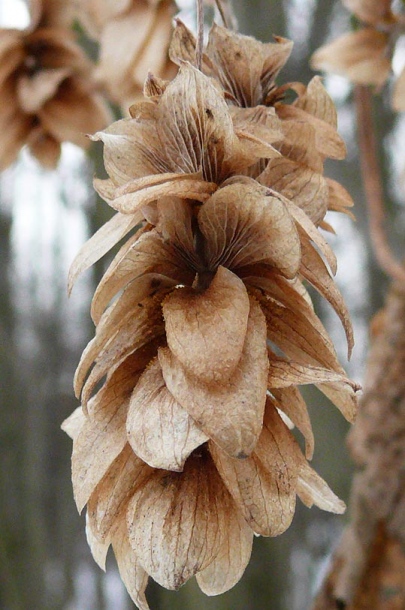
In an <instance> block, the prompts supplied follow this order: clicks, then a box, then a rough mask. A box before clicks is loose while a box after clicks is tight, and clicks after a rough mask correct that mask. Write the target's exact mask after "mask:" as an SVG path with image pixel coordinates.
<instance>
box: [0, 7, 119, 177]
mask: <svg viewBox="0 0 405 610" xmlns="http://www.w3.org/2000/svg"><path fill="white" fill-rule="evenodd" d="M62 4H63V3H61V2H59V3H58V2H54V1H53V0H43V1H39V0H38V1H35V2H34V1H33V2H32V3H31V16H32V19H31V23H30V25H29V27H28V28H26V29H25V30H15V29H1V30H0V60H1V71H0V96H1V104H0V129H1V134H2V136H1V137H2V145H1V150H0V169H4V168H5V167H7V166H8V165H10V164H11V163H12V162H13V161H14V160H15V159H16V157H17V154H18V153H19V151H20V149H21V148H22V146H23V145H24V144H27V145H28V147H29V149H30V151H31V153H32V154H33V155H34V156H35V157H36V158H37V159H38V160H39V161H40V163H42V164H43V165H44V166H45V167H48V168H52V167H55V165H56V164H57V162H58V159H59V156H60V150H61V142H64V141H69V142H73V143H74V144H77V145H78V146H81V147H82V148H87V147H88V145H89V141H88V139H87V138H86V137H85V134H86V133H87V132H89V131H92V130H96V129H101V128H102V127H103V126H105V125H106V124H107V123H108V122H109V121H110V120H111V116H110V113H109V111H108V108H107V105H106V104H105V102H104V101H103V100H102V98H101V97H100V96H99V95H98V94H96V93H95V92H94V90H93V86H92V83H91V73H92V64H91V63H90V61H89V60H88V59H87V57H86V55H85V54H84V52H83V51H82V49H81V48H80V46H79V45H78V44H77V43H76V42H75V38H74V36H73V34H72V33H71V31H70V29H69V28H68V26H69V25H70V20H71V17H72V14H71V13H70V11H68V10H67V8H69V7H67V6H66V5H65V7H64V10H61V9H62Z"/></svg>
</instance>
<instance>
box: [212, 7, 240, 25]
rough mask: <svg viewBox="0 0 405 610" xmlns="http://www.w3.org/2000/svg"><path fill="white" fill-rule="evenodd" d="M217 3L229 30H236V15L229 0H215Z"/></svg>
mask: <svg viewBox="0 0 405 610" xmlns="http://www.w3.org/2000/svg"><path fill="white" fill-rule="evenodd" d="M215 5H216V7H217V9H218V12H219V14H220V15H221V19H222V22H223V24H224V26H225V27H226V28H228V30H236V29H237V24H236V17H235V15H234V12H233V10H232V6H231V4H230V1H229V0H215Z"/></svg>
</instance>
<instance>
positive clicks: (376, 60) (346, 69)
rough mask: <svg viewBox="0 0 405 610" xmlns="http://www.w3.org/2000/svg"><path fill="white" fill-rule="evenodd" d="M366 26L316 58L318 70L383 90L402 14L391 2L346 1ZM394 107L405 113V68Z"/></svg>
mask: <svg viewBox="0 0 405 610" xmlns="http://www.w3.org/2000/svg"><path fill="white" fill-rule="evenodd" d="M342 1H343V4H344V5H345V6H346V8H348V9H349V10H350V11H352V13H353V14H354V15H355V17H356V18H357V19H358V20H359V21H360V22H361V24H362V26H363V27H360V29H357V30H356V31H354V32H350V33H347V34H344V35H343V36H340V37H339V38H337V39H336V40H334V41H333V42H331V43H330V44H327V45H325V46H323V47H321V48H320V49H318V50H317V51H316V52H315V53H314V55H313V56H312V66H313V68H315V69H317V70H325V71H326V72H335V73H338V74H342V75H343V76H346V77H347V78H349V79H350V80H351V81H352V82H353V83H356V84H359V85H374V86H376V87H382V86H383V85H384V84H385V83H386V82H387V80H388V78H389V76H390V74H391V71H392V68H391V61H392V56H393V53H394V50H395V43H396V41H397V39H398V33H399V31H400V29H401V27H402V28H403V25H404V23H403V19H402V16H401V15H400V14H395V13H393V12H392V10H391V0H372V1H371V2H370V0H342ZM392 105H393V108H394V110H396V111H402V110H405V69H403V70H402V72H401V74H400V75H399V76H398V78H397V79H396V82H395V85H394V91H393V98H392Z"/></svg>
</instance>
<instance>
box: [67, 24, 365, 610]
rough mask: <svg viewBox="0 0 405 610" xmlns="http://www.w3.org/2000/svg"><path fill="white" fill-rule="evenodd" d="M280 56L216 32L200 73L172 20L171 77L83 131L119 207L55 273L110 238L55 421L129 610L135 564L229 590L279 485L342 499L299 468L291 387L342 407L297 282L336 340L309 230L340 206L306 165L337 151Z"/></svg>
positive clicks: (305, 497) (327, 256)
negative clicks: (309, 387) (72, 393)
mask: <svg viewBox="0 0 405 610" xmlns="http://www.w3.org/2000/svg"><path fill="white" fill-rule="evenodd" d="M290 51H291V43H290V42H289V41H287V40H284V39H281V38H277V39H276V40H275V42H274V43H271V44H261V43H259V42H257V41H255V40H254V39H252V38H249V37H246V36H241V35H237V34H234V33H231V32H229V31H228V30H226V29H224V28H221V27H218V26H214V27H213V29H212V31H211V34H210V39H209V43H208V46H207V49H206V53H204V55H203V58H202V70H198V69H197V68H196V67H194V66H193V65H192V64H193V62H194V61H195V40H194V37H193V36H192V34H191V33H190V32H189V31H188V30H187V29H186V28H185V26H184V25H183V24H181V23H178V24H177V27H176V31H175V34H174V39H173V42H172V46H171V51H170V53H171V58H172V60H173V62H175V63H177V64H178V65H179V66H180V69H179V72H178V75H177V76H176V77H175V79H174V80H173V81H171V82H168V81H164V80H162V79H160V78H155V77H153V76H152V75H150V76H149V77H148V79H147V81H146V83H145V89H144V91H145V99H144V100H143V101H141V102H139V103H136V104H135V105H133V106H132V107H131V109H130V112H131V118H128V119H124V120H121V121H118V122H116V123H113V124H112V125H111V126H110V127H108V128H107V129H106V130H104V131H100V132H98V133H96V134H95V135H94V136H93V139H94V140H101V141H102V142H103V143H104V161H105V167H106V170H107V172H108V175H109V178H108V179H106V180H98V179H96V180H95V188H96V189H97V191H98V192H99V193H100V195H101V196H102V197H103V198H104V199H105V200H106V201H107V202H108V203H109V204H110V205H111V206H112V207H113V208H114V209H115V210H117V214H116V215H115V216H114V217H113V218H112V219H111V220H110V221H109V222H108V223H106V225H104V227H102V228H101V229H100V230H99V232H98V233H96V234H95V235H94V236H93V238H92V239H90V241H89V242H88V243H87V244H86V245H85V246H84V247H83V249H82V251H81V252H80V253H79V255H78V257H77V258H76V260H75V262H74V264H73V267H72V271H71V278H70V280H71V283H73V282H74V280H75V278H76V276H77V275H78V274H79V273H80V272H81V271H83V270H84V269H85V268H87V267H89V266H90V265H91V264H93V263H94V262H95V261H96V260H98V259H99V258H100V257H101V256H103V255H104V254H105V253H106V252H107V251H108V250H109V249H110V248H111V247H113V246H114V245H115V244H116V243H118V242H119V241H120V240H122V239H123V238H125V240H124V243H123V245H122V247H121V249H120V250H119V252H118V254H117V255H116V256H115V258H114V260H113V261H112V263H111V264H110V267H109V268H108V270H107V272H106V274H105V275H104V277H103V279H102V280H101V282H100V284H99V286H98V288H97V290H96V293H95V295H94V298H93V302H92V317H93V320H94V322H95V325H96V334H95V337H94V339H93V340H92V341H91V342H90V343H89V345H88V346H87V348H86V349H85V351H84V353H83V356H82V359H81V361H80V364H79V366H78V369H77V372H76V378H75V388H76V392H77V395H78V396H81V400H82V406H81V407H80V408H79V409H77V410H76V411H75V412H74V413H73V415H72V416H71V417H70V418H69V419H68V420H67V421H66V422H65V424H64V429H65V430H66V431H67V432H68V433H69V434H70V435H71V436H72V438H73V457H72V468H73V486H74V494H75V499H76V503H77V506H78V509H79V510H80V511H81V510H82V509H83V508H84V507H85V506H86V505H87V533H88V539H89V543H90V546H91V548H92V552H93V555H94V557H95V559H96V560H97V561H98V563H99V564H100V565H101V566H104V563H105V556H106V553H107V550H108V548H109V546H110V545H112V547H113V549H114V552H115V555H116V558H117V562H118V566H119V569H120V573H121V576H122V579H123V581H124V583H125V585H126V587H127V589H128V591H129V593H130V595H131V596H132V599H133V600H134V602H135V603H136V604H137V605H138V607H139V608H141V610H146V609H147V608H148V605H147V602H146V599H145V587H146V584H147V579H148V575H151V576H152V577H153V578H154V579H155V580H156V581H157V582H158V583H160V584H161V585H163V586H164V587H167V588H170V589H176V588H178V587H180V586H181V585H182V584H183V583H184V582H185V581H186V580H187V579H188V578H190V577H191V576H193V575H196V576H197V581H198V583H199V586H200V587H201V589H202V590H203V591H204V592H205V593H207V594H208V595H216V594H219V593H222V592H224V591H226V590H228V589H229V588H231V587H232V586H233V585H234V584H235V583H236V582H237V581H238V580H239V579H240V577H241V575H242V573H243V571H244V569H245V567H246V565H247V563H248V561H249V557H250V553H251V547H252V540H253V534H254V533H256V534H260V535H263V536H275V535H278V534H280V533H282V532H283V531H284V530H285V529H286V528H288V526H289V525H290V523H291V520H292V518H293V515H294V510H295V502H296V496H297V495H298V496H299V497H300V499H301V500H302V501H303V502H304V503H305V504H306V505H308V506H311V505H312V504H316V505H317V506H319V507H321V508H323V509H325V510H329V511H332V512H338V513H339V512H342V511H343V510H344V505H343V503H342V502H341V501H340V500H339V499H338V498H337V497H336V496H335V495H334V494H333V492H332V491H331V490H330V489H329V487H328V486H327V484H326V483H325V482H324V481H323V480H322V479H321V478H320V477H319V476H318V475H317V474H316V473H315V471H314V470H313V469H312V468H311V467H310V466H309V464H308V459H311V457H312V455H313V450H314V438H313V433H312V429H311V424H310V420H309V416H308V412H307V407H306V404H305V402H304V400H303V398H302V396H301V394H300V391H299V389H298V386H299V385H301V384H308V383H313V384H316V385H317V386H318V387H319V389H320V390H321V391H322V392H323V393H324V394H325V395H326V396H328V397H329V398H330V399H331V400H332V402H334V403H335V404H336V406H337V407H338V408H339V409H340V410H341V411H342V413H343V415H344V416H345V417H346V418H347V419H348V420H349V421H352V420H353V418H354V416H355V410H356V396H355V394H356V390H357V388H356V386H355V385H354V384H353V383H352V382H350V381H349V380H348V379H347V378H346V376H345V373H344V371H343V369H342V367H341V365H340V364H339V363H338V361H337V358H336V353H335V350H334V347H333V345H332V342H331V340H330V338H329V336H328V335H327V333H326V331H325V329H324V327H323V325H322V323H321V322H320V320H319V318H318V317H317V315H316V314H315V312H314V309H313V306H312V303H311V299H310V297H309V295H308V292H307V290H306V288H305V286H304V283H303V282H304V281H307V282H308V283H309V284H312V286H313V287H314V288H315V289H316V290H317V291H318V292H319V293H320V294H321V295H323V296H324V297H325V298H326V299H327V300H328V301H329V302H330V303H331V304H332V306H333V307H334V309H335V310H336V312H337V314H338V315H339V317H340V319H341V320H342V323H343V325H344V328H345V331H346V335H347V338H348V343H349V350H350V349H351V347H352V331H351V326H350V321H349V318H348V315H347V311H346V308H345V305H344V303H343V300H342V297H341V295H340V293H339V291H338V290H337V288H336V286H335V284H334V281H333V278H332V276H331V274H330V270H332V272H334V271H335V268H336V261H335V257H334V255H333V252H332V251H331V249H330V247H329V246H328V244H327V242H326V241H325V239H324V237H323V236H322V235H321V233H320V232H319V230H318V227H319V226H322V227H324V228H328V227H329V225H327V223H325V221H324V216H325V213H326V212H327V210H328V209H329V210H340V211H346V209H347V207H349V206H350V205H351V200H350V197H349V196H348V194H347V193H346V191H345V190H344V189H343V188H342V187H341V186H340V185H338V184H337V183H336V182H334V181H333V180H329V179H327V178H324V176H323V163H324V161H325V158H326V157H332V158H342V157H343V156H344V152H345V151H344V145H343V142H342V141H341V139H340V137H339V136H338V135H337V132H336V113H335V109H334V107H333V104H332V102H331V100H330V99H329V97H328V95H327V93H326V91H325V90H324V88H323V86H322V84H321V82H320V80H319V79H318V78H315V79H313V81H311V83H310V84H309V86H308V87H304V86H303V85H301V84H297V83H294V84H287V85H284V86H278V85H276V82H275V79H276V77H277V75H278V73H279V71H280V69H281V68H282V66H283V65H284V63H285V62H286V60H287V58H288V56H289V54H290ZM287 91H292V92H294V95H295V98H296V99H295V100H294V101H293V102H292V103H290V104H288V103H286V101H285V94H286V92H287ZM95 392H96V393H95ZM293 425H295V426H296V428H297V429H298V430H299V431H300V432H301V433H302V435H303V438H304V439H305V455H304V454H303V453H302V451H301V449H300V445H299V443H298V442H297V440H296V438H295V436H294V435H293V433H292V432H291V428H292V427H293Z"/></svg>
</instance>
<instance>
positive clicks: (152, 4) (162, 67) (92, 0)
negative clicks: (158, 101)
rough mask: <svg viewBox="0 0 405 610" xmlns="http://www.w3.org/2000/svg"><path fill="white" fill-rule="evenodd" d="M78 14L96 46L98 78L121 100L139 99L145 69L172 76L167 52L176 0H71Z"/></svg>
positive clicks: (127, 104)
mask: <svg viewBox="0 0 405 610" xmlns="http://www.w3.org/2000/svg"><path fill="white" fill-rule="evenodd" d="M74 2H75V3H76V4H77V16H78V18H79V20H80V22H81V23H82V24H83V25H84V27H85V29H86V31H87V32H88V34H89V35H90V36H91V37H92V38H94V39H96V40H97V41H98V43H99V45H100V56H99V61H98V66H97V70H96V78H97V80H98V81H99V82H100V83H102V84H103V86H104V87H105V88H106V89H107V90H108V94H109V96H110V98H111V99H113V100H115V101H116V102H117V103H119V104H122V106H123V108H124V109H125V112H126V110H127V107H128V106H129V104H130V103H132V102H133V101H134V99H136V98H140V97H142V88H143V83H144V80H145V77H146V75H147V72H148V70H152V71H153V73H154V74H157V75H159V76H161V77H165V78H170V77H172V76H174V74H175V71H174V65H173V64H172V63H171V62H170V60H169V57H168V54H167V50H168V46H169V43H170V38H171V35H172V31H173V26H172V19H173V15H174V12H175V10H176V4H175V2H174V0H118V1H116V2H111V0H74Z"/></svg>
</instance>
